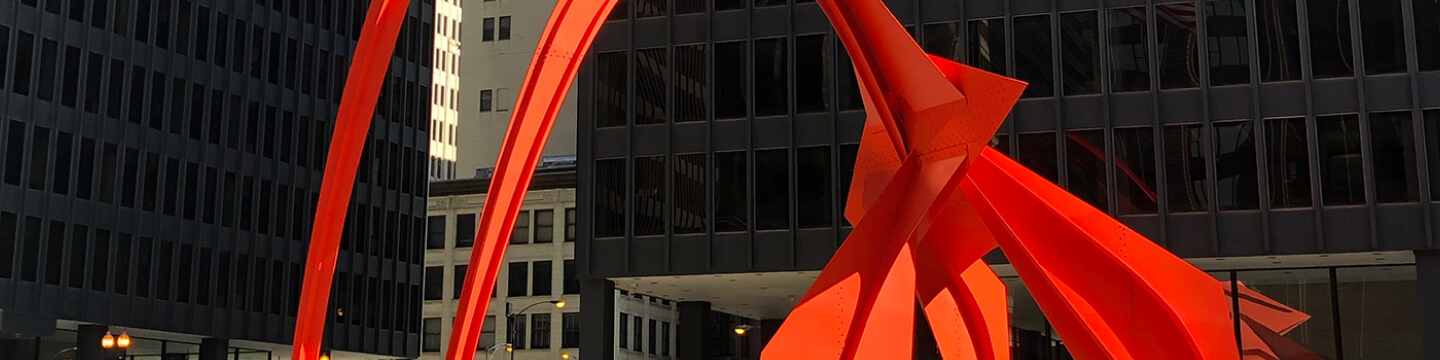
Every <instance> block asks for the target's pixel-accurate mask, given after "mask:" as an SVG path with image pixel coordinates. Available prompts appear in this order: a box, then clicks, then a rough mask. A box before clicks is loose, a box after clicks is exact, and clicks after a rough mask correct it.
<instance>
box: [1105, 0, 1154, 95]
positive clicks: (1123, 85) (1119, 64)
mask: <svg viewBox="0 0 1440 360" xmlns="http://www.w3.org/2000/svg"><path fill="white" fill-rule="evenodd" d="M1109 19H1110V86H1111V87H1113V88H1114V91H1115V92H1126V91H1145V90H1150V64H1149V62H1148V61H1149V60H1148V59H1149V58H1148V56H1149V50H1148V49H1149V45H1148V43H1147V41H1146V39H1147V38H1148V35H1147V33H1146V27H1145V7H1144V6H1135V7H1127V8H1119V9H1111V10H1110V17H1109Z"/></svg>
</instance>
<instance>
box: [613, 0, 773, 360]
mask: <svg viewBox="0 0 1440 360" xmlns="http://www.w3.org/2000/svg"><path fill="white" fill-rule="evenodd" d="M744 8H745V1H744V0H715V11H724V10H738V9H744ZM621 343H624V341H621ZM622 347H623V345H622Z"/></svg>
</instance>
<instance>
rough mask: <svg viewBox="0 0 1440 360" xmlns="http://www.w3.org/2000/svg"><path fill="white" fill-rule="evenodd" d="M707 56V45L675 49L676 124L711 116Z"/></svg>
mask: <svg viewBox="0 0 1440 360" xmlns="http://www.w3.org/2000/svg"><path fill="white" fill-rule="evenodd" d="M702 4H703V3H702ZM705 56H706V54H705V44H696V45H681V46H676V47H675V81H674V84H675V86H674V87H673V89H675V122H689V121H704V120H705V119H706V117H707V116H709V106H707V101H706V96H707V95H708V94H707V93H706V91H707V90H709V86H710V84H709V83H708V82H707V81H708V80H707V79H708V77H707V76H705V74H706V71H707V69H706V68H705Z"/></svg>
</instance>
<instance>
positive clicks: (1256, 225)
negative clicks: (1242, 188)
mask: <svg viewBox="0 0 1440 360" xmlns="http://www.w3.org/2000/svg"><path fill="white" fill-rule="evenodd" d="M1215 233H1216V234H1215V235H1216V236H1215V238H1216V239H1219V241H1220V244H1218V245H1219V248H1220V253H1219V254H1218V255H1220V256H1241V255H1256V254H1261V253H1264V252H1265V239H1264V234H1265V231H1264V226H1263V225H1262V224H1261V222H1260V212H1258V211H1222V212H1219V213H1217V214H1216V215H1215Z"/></svg>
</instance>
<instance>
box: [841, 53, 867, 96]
mask: <svg viewBox="0 0 1440 360" xmlns="http://www.w3.org/2000/svg"><path fill="white" fill-rule="evenodd" d="M836 50H838V51H837V52H838V53H839V54H840V56H839V58H837V59H835V60H836V61H835V76H836V77H837V78H838V79H837V80H836V81H835V84H836V86H837V89H838V90H839V93H838V94H836V95H839V96H840V100H839V104H838V105H839V106H838V107H839V108H840V111H845V110H862V109H865V102H864V101H862V100H861V99H860V81H859V80H857V79H856V78H855V64H854V63H852V62H850V53H848V52H846V51H845V47H844V46H838V47H837V49H836Z"/></svg>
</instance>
